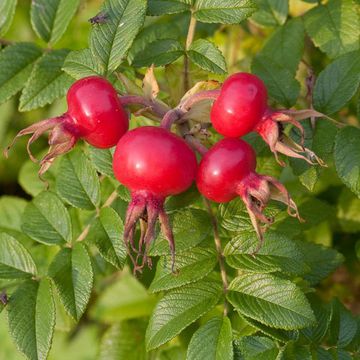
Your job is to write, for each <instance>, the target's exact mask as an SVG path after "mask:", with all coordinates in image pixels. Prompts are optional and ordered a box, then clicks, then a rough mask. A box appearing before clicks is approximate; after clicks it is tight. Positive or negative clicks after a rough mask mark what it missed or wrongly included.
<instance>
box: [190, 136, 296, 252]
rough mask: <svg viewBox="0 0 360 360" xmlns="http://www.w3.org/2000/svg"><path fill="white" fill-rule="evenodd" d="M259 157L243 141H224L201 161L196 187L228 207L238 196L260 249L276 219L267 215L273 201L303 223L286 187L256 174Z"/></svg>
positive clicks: (210, 198)
mask: <svg viewBox="0 0 360 360" xmlns="http://www.w3.org/2000/svg"><path fill="white" fill-rule="evenodd" d="M255 168H256V154H255V151H254V150H253V149H252V147H251V146H250V145H249V144H248V143H246V142H245V141H244V140H241V139H237V138H225V139H223V140H220V141H219V142H217V143H216V144H215V145H214V146H213V147H212V148H211V149H210V150H209V151H208V152H207V153H206V154H205V155H204V157H203V158H202V160H201V162H200V164H199V169H198V172H197V176H196V184H197V187H198V189H199V191H200V193H201V194H202V195H204V196H205V197H206V198H208V199H209V200H212V201H215V202H218V203H226V202H229V201H231V200H232V199H234V198H236V197H237V196H239V197H240V198H241V199H242V200H243V202H244V204H245V206H246V209H247V212H248V213H249V216H250V220H251V223H252V225H253V227H254V229H255V231H256V234H257V236H258V239H259V244H258V247H257V248H256V249H254V254H255V253H256V252H257V251H258V250H259V249H260V247H261V245H262V243H263V240H264V237H263V234H264V231H265V230H266V227H268V226H269V225H271V224H272V222H273V218H271V217H268V216H266V215H265V214H264V210H265V208H266V206H267V204H268V202H269V201H270V200H276V201H279V202H281V203H284V204H285V205H287V211H288V214H289V215H290V216H292V217H296V218H298V219H299V220H300V221H302V219H301V217H300V215H299V212H298V209H297V206H296V204H295V202H294V201H293V200H292V198H291V197H290V195H289V193H288V191H287V190H286V188H285V186H284V185H283V184H282V183H280V182H279V181H278V180H276V179H275V178H273V177H271V176H266V175H260V174H257V173H256V172H255Z"/></svg>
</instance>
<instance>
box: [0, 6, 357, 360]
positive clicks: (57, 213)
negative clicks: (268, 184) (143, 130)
mask: <svg viewBox="0 0 360 360" xmlns="http://www.w3.org/2000/svg"><path fill="white" fill-rule="evenodd" d="M30 3H31V4H30ZM89 19H90V21H88V20H89ZM359 38H360V3H359V0H328V1H317V0H304V1H301V0H289V1H287V0H271V1H267V0H226V1H224V0H105V1H103V2H102V1H98V0H33V1H31V2H29V1H27V0H2V1H1V2H0V49H1V50H0V117H1V121H0V143H1V145H2V148H3V149H5V148H6V147H7V145H8V144H10V143H11V141H12V139H13V138H14V136H15V135H16V133H18V131H19V130H20V129H22V128H24V127H26V126H31V125H32V124H34V123H36V122H38V121H40V120H42V119H48V118H53V117H56V116H59V115H61V114H63V113H65V112H66V111H67V105H66V100H65V95H66V94H67V92H68V90H69V88H70V86H71V85H72V84H73V83H74V82H75V81H76V80H79V79H82V78H84V77H87V76H93V75H97V76H103V77H105V78H107V79H108V80H109V81H110V82H111V83H112V85H113V86H114V88H115V89H116V90H117V92H118V94H119V95H120V96H121V99H122V100H121V102H122V104H123V106H124V107H126V109H127V111H129V114H130V113H131V118H130V128H135V127H139V126H144V125H151V126H158V125H159V122H160V121H161V119H162V118H163V116H164V115H165V114H166V113H167V114H169V111H170V115H174V114H177V115H178V114H179V109H180V110H181V114H180V115H181V116H179V119H174V122H176V121H177V123H176V124H175V125H174V126H172V127H171V130H172V131H173V132H176V133H177V134H178V135H180V136H183V138H184V139H185V140H186V141H188V143H189V144H191V145H192V146H194V148H197V149H199V147H200V150H201V149H203V146H205V147H206V148H210V147H211V146H212V145H214V144H215V143H216V142H217V141H219V140H220V139H221V138H222V137H221V136H220V135H219V134H218V133H217V132H216V131H215V130H214V129H213V128H212V126H211V122H210V110H211V105H212V101H213V99H211V98H210V97H208V98H205V99H203V100H202V101H194V99H195V100H196V97H197V96H202V95H199V94H204V93H207V92H210V93H211V91H213V90H214V89H219V87H220V86H221V83H223V81H224V80H225V79H226V78H227V77H228V76H229V74H233V73H235V72H239V71H242V72H251V73H253V74H256V75H257V76H258V77H259V78H261V79H262V81H263V82H264V83H265V85H266V88H267V91H268V95H269V99H270V100H269V104H268V106H269V107H271V108H272V109H274V110H275V111H276V109H281V111H284V113H286V110H284V108H288V109H289V108H292V111H290V112H287V113H286V114H292V115H294V116H295V117H296V116H297V117H298V118H297V119H298V120H300V119H301V123H302V126H303V127H304V129H305V144H304V145H305V147H306V149H307V151H308V152H307V153H306V154H313V153H314V154H316V155H317V156H318V157H319V159H322V161H323V162H324V163H326V165H327V166H319V165H313V164H309V163H308V162H306V161H304V159H295V158H291V157H286V156H284V155H282V154H280V155H279V159H276V158H275V157H274V154H273V153H272V152H271V150H270V148H269V146H268V145H267V144H266V143H265V142H264V141H263V139H262V138H261V136H262V137H263V138H266V136H263V134H262V133H261V131H260V132H259V134H260V135H261V136H260V135H259V134H258V133H255V132H251V133H249V134H247V135H245V136H244V139H245V140H246V141H247V142H248V143H249V144H251V146H252V147H253V148H254V149H255V151H256V159H257V167H256V173H258V174H262V175H267V176H271V177H272V178H274V181H275V178H276V179H279V180H280V182H281V183H283V184H284V185H285V186H286V188H287V190H288V191H289V193H290V194H291V198H292V199H293V200H294V201H295V203H296V204H297V208H298V211H299V214H300V216H301V218H302V219H304V221H303V222H301V221H298V219H296V218H294V217H290V216H289V215H288V213H287V209H286V206H284V205H283V204H281V203H278V202H270V203H269V204H268V206H267V208H266V210H265V214H266V216H268V217H274V222H273V223H272V224H271V226H269V227H268V229H267V231H266V232H265V235H264V244H263V246H262V247H261V248H260V249H259V251H258V252H257V253H256V254H254V249H255V248H256V247H257V244H258V237H259V230H258V229H256V230H257V231H255V230H254V228H253V223H254V222H252V219H250V218H249V215H248V212H247V211H246V210H247V209H246V206H245V205H244V203H243V202H242V200H241V199H240V198H236V199H234V200H232V201H230V202H227V203H222V204H217V203H212V202H209V201H207V200H205V199H204V198H203V197H202V196H201V195H200V194H199V192H198V191H197V189H196V186H195V185H193V186H192V187H190V189H188V190H187V191H186V192H184V193H182V194H180V195H176V196H169V197H168V198H167V199H166V201H165V204H164V209H165V211H166V213H167V214H168V216H169V219H170V224H171V227H172V231H173V235H174V239H175V244H176V258H175V271H173V269H172V267H173V263H172V254H171V252H170V250H169V244H168V240H167V238H166V234H164V233H162V232H161V231H160V226H159V224H157V225H156V227H155V228H154V231H155V232H154V234H155V235H154V236H155V241H151V244H150V246H149V249H148V252H149V259H151V261H150V260H149V261H147V263H148V265H151V264H152V268H151V267H149V268H148V267H144V268H143V269H142V273H141V274H140V273H138V274H136V275H133V270H134V264H133V263H132V261H131V260H130V258H129V256H127V248H126V246H125V244H124V242H123V237H124V225H125V224H126V218H125V217H126V209H127V206H128V203H129V202H130V201H131V194H130V192H129V189H127V188H126V187H124V186H123V185H119V182H118V181H117V180H116V178H115V176H114V172H113V166H112V162H113V154H114V150H115V148H111V149H98V148H95V147H93V146H91V145H89V144H88V143H86V142H84V141H78V142H77V143H76V145H75V146H74V148H73V149H72V150H71V151H68V152H67V153H66V154H63V155H61V156H60V157H59V158H58V159H57V160H56V161H54V162H53V159H52V160H51V165H52V166H51V167H50V168H49V169H48V168H46V170H47V171H43V172H41V175H42V179H40V178H39V176H38V171H39V164H36V163H33V162H32V161H31V160H30V159H28V157H27V153H26V141H27V140H28V139H25V138H24V137H21V138H19V140H18V141H17V143H16V144H15V145H14V146H13V147H12V149H11V150H10V152H9V154H8V155H9V156H8V159H5V158H4V157H2V158H1V159H0V174H1V177H0V195H1V196H0V313H1V314H0V358H1V359H2V358H4V359H9V360H11V359H18V358H22V355H20V353H22V354H23V355H25V356H26V357H27V358H28V359H31V360H37V359H46V358H49V359H75V358H76V359H95V358H99V359H109V360H110V359H129V360H131V359H137V360H140V359H159V360H165V359H190V360H193V359H199V360H200V359H201V360H202V359H209V360H212V359H214V360H215V359H216V360H220V359H221V360H227V359H244V360H251V359H255V358H256V359H259V360H260V359H266V360H272V359H274V360H275V359H277V360H287V359H302V360H303V359H304V360H307V359H321V360H323V359H346V360H347V359H359V358H360V321H359V317H357V315H358V314H359V313H360V308H359V301H360V298H359V294H360V288H359V276H358V273H359V270H360V267H359V263H358V258H359V257H360V240H359V239H360V237H359V234H360V130H359V125H360V124H359V120H358V117H359V113H360V101H359V85H360V48H359V44H360V41H359ZM189 103H191V104H192V105H191V106H188V105H189ZM174 108H175V109H176V111H175V112H171V109H174ZM295 109H297V110H298V111H297V112H295ZM304 109H307V110H306V111H303V112H301V111H300V110H304ZM295 114H296V115H295ZM291 125H292V124H291V123H290V124H285V126H284V127H283V130H284V136H286V138H292V139H295V140H296V141H297V142H298V143H301V133H300V132H299V128H298V127H297V126H291ZM122 131H123V130H122ZM127 134H129V133H127ZM282 139H283V138H281V137H280V138H279V141H281V140H282ZM85 140H86V138H85ZM180 140H181V139H180ZM265 140H266V139H265ZM90 143H91V142H90ZM31 146H32V153H33V154H34V155H35V157H36V158H38V159H40V158H42V157H43V156H44V155H45V154H46V153H47V151H48V146H47V143H46V137H41V138H39V139H38V140H37V142H36V143H34V144H32V145H31ZM149 146H151V145H149ZM154 146H155V145H154ZM67 150H70V149H67ZM145 150H146V149H145ZM199 152H200V153H201V151H199ZM200 158H201V156H200V154H198V160H199V161H200ZM316 159H317V158H316ZM277 160H278V161H277ZM322 161H318V160H317V161H315V162H319V163H320V164H321V165H324V164H323V163H322ZM279 162H280V163H284V165H285V166H284V167H281V166H280V165H279ZM153 171H154V172H156V169H153ZM251 171H252V172H253V169H251ZM117 177H118V178H119V177H120V176H118V175H117ZM169 194H171V192H170V193H169ZM288 201H289V200H288ZM137 220H139V221H140V222H141V226H146V221H145V220H146V219H143V218H142V217H141V216H139V218H138V219H137ZM144 224H145V225H144ZM142 233H143V228H141V227H140V226H139V227H138V228H137V232H136V233H135V234H133V235H134V238H139V236H140V234H142ZM151 235H152V234H151ZM146 260H148V259H146ZM15 348H16V349H17V350H19V352H16V351H15Z"/></svg>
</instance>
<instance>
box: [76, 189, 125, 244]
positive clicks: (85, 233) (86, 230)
mask: <svg viewBox="0 0 360 360" xmlns="http://www.w3.org/2000/svg"><path fill="white" fill-rule="evenodd" d="M117 197H118V193H117V191H116V190H114V191H113V192H112V193H111V194H110V196H109V197H108V198H107V199H106V201H105V202H104V204H103V205H102V206H101V208H100V209H103V208H105V207H109V206H111V204H112V203H113V202H114V201H115V200H116V199H117ZM100 209H99V210H100ZM99 215H100V211H97V212H96V216H95V218H97V217H99ZM90 227H91V222H90V223H89V224H87V225H86V226H85V228H84V230H83V231H82V232H81V234H80V235H79V236H78V237H77V239H76V240H75V241H76V242H80V241H83V240H85V239H86V237H87V236H88V234H89V231H90Z"/></svg>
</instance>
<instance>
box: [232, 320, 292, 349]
mask: <svg viewBox="0 0 360 360" xmlns="http://www.w3.org/2000/svg"><path fill="white" fill-rule="evenodd" d="M239 316H241V315H239ZM241 318H243V319H244V320H245V322H246V323H248V324H249V325H250V326H252V327H253V328H256V329H258V330H259V331H261V332H262V333H263V334H265V335H267V336H270V337H271V338H272V339H274V340H278V341H281V342H283V343H287V342H288V341H290V340H295V341H297V340H298V338H299V330H282V329H274V328H272V327H269V326H267V325H264V324H262V323H260V322H259V321H256V320H254V319H251V318H249V317H247V316H241Z"/></svg>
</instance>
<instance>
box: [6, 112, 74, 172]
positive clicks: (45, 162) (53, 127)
mask: <svg viewBox="0 0 360 360" xmlns="http://www.w3.org/2000/svg"><path fill="white" fill-rule="evenodd" d="M66 120H67V115H61V116H58V117H55V118H51V119H46V120H42V121H39V122H37V123H35V124H32V125H30V126H28V127H27V128H25V129H22V130H21V131H19V132H18V134H17V135H16V136H15V138H14V139H13V141H12V143H11V144H10V145H9V146H8V147H7V148H6V149H5V151H4V155H5V157H8V152H9V150H10V148H11V147H12V146H13V145H14V143H15V142H16V141H17V139H18V138H19V137H21V136H25V135H31V137H30V139H29V141H28V142H27V152H28V154H29V157H30V159H31V160H32V161H33V162H38V160H37V159H36V158H35V156H34V155H33V154H32V152H31V144H32V143H33V142H34V141H36V140H37V139H38V138H39V137H40V136H41V135H43V134H44V133H46V132H49V137H48V139H49V140H48V143H49V145H50V148H49V151H48V153H47V154H46V155H45V156H44V157H43V158H42V159H41V160H40V170H39V172H38V173H39V176H40V178H41V176H42V175H43V174H44V173H45V172H46V171H47V170H48V169H49V167H50V166H51V164H52V163H53V161H54V160H55V159H56V158H57V157H58V156H60V155H63V154H66V153H67V152H69V151H70V150H71V149H72V148H73V147H74V146H75V144H76V141H77V139H78V137H77V136H76V135H75V133H74V132H73V131H71V130H70V129H69V128H68V127H67V121H66Z"/></svg>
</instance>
